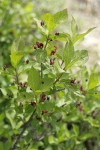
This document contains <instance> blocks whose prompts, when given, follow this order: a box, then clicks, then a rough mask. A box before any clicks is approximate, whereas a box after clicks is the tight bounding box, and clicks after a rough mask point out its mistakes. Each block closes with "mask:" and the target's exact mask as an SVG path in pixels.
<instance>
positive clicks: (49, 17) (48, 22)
mask: <svg viewBox="0 0 100 150" xmlns="http://www.w3.org/2000/svg"><path fill="white" fill-rule="evenodd" d="M43 20H44V21H45V23H46V25H47V28H48V31H49V32H52V30H53V29H54V28H55V23H54V17H53V15H52V14H49V13H47V14H45V15H44V16H43Z"/></svg>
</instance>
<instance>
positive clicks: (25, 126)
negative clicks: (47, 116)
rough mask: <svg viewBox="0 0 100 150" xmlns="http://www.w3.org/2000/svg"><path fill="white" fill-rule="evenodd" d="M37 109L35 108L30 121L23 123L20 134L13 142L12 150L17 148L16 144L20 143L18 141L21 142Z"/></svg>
mask: <svg viewBox="0 0 100 150" xmlns="http://www.w3.org/2000/svg"><path fill="white" fill-rule="evenodd" d="M35 111H36V109H35V110H34V112H33V113H32V114H31V116H30V118H29V120H28V121H26V122H25V123H24V124H23V130H22V131H21V132H20V134H19V135H18V137H17V138H16V141H15V143H14V144H13V146H12V148H11V149H10V150H15V149H16V146H17V145H18V143H19V142H20V140H21V138H22V136H23V134H24V132H25V130H26V129H27V127H28V125H29V124H30V122H31V120H32V118H33V116H34V113H35Z"/></svg>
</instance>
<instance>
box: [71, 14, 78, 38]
mask: <svg viewBox="0 0 100 150" xmlns="http://www.w3.org/2000/svg"><path fill="white" fill-rule="evenodd" d="M77 30H78V26H77V24H76V21H75V19H74V17H72V21H71V31H72V33H73V35H76V34H77Z"/></svg>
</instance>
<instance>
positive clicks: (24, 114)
mask: <svg viewBox="0 0 100 150" xmlns="http://www.w3.org/2000/svg"><path fill="white" fill-rule="evenodd" d="M25 17H26V16H25ZM27 17H28V16H27ZM28 19H29V21H32V20H31V19H30V18H28ZM67 19H68V13H67V10H66V9H64V10H63V11H60V12H57V13H55V14H51V13H46V14H44V15H43V17H42V19H41V20H38V19H36V18H34V19H33V20H34V22H35V23H36V24H37V27H38V29H37V30H38V32H37V31H35V32H36V33H37V35H38V36H39V41H37V38H36V37H35V36H34V35H33V37H32V39H34V40H33V45H34V46H33V45H31V46H29V45H25V44H26V43H24V40H23V39H21V38H19V36H20V35H19V36H18V37H17V39H18V40H16V41H15V42H13V44H12V47H11V53H10V55H9V58H10V61H11V65H9V66H7V65H5V66H4V67H3V69H1V70H0V74H1V76H2V80H1V81H0V82H1V85H2V87H1V88H0V108H1V109H0V112H1V113H0V127H1V130H0V150H38V149H40V150H42V149H43V150H44V149H45V150H66V149H67V150H79V149H80V150H95V148H98V149H99V148H100V145H99V139H100V111H99V109H100V89H99V84H100V83H99V79H100V73H99V72H97V67H96V66H95V67H94V68H93V69H91V70H90V71H88V70H87V68H86V66H85V63H86V62H87V60H88V52H87V50H84V49H82V50H79V49H77V43H79V42H80V41H81V40H82V39H83V38H84V36H85V35H87V34H88V33H89V32H90V31H92V30H93V29H94V28H91V29H89V30H88V31H86V32H85V33H82V34H79V33H78V29H77V25H76V22H75V19H74V18H72V21H71V23H70V24H71V34H70V33H64V32H59V31H58V32H55V31H56V30H57V27H58V25H60V26H61V23H63V22H64V21H65V20H67ZM25 20H26V18H25ZM6 25H7V24H6ZM26 25H27V24H26ZM15 26H16V25H14V27H15ZM5 28H6V29H7V30H8V28H7V27H5ZM55 29H56V30H55ZM14 30H15V29H14ZM14 30H13V31H14ZM3 31H4V30H3ZM27 35H29V34H27ZM11 37H12V36H11ZM12 38H13V37H12ZM5 42H6V39H5ZM4 45H5V44H4ZM6 46H7V45H6Z"/></svg>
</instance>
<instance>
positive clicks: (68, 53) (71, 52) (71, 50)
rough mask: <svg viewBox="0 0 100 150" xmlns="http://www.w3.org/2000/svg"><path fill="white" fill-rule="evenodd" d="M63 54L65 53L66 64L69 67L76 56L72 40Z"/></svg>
mask: <svg viewBox="0 0 100 150" xmlns="http://www.w3.org/2000/svg"><path fill="white" fill-rule="evenodd" d="M63 55H64V56H63V57H64V61H65V65H66V67H67V66H68V65H69V63H70V62H71V60H72V59H73V56H74V46H73V44H72V42H71V41H69V42H68V43H66V45H65V48H64V54H63Z"/></svg>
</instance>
